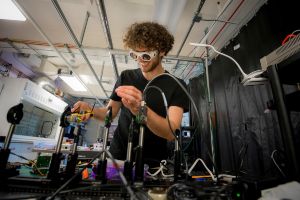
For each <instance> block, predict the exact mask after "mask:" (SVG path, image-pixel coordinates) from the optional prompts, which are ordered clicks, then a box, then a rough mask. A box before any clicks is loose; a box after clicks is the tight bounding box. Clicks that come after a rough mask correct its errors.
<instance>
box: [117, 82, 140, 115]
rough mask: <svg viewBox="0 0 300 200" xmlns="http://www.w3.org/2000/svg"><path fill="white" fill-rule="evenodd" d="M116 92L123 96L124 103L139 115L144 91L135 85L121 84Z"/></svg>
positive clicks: (133, 112)
mask: <svg viewBox="0 0 300 200" xmlns="http://www.w3.org/2000/svg"><path fill="white" fill-rule="evenodd" d="M116 93H117V95H118V96H119V97H121V100H122V103H123V105H124V106H125V107H126V108H128V109H129V110H130V111H131V113H132V114H134V115H137V114H138V113H139V109H140V107H141V101H142V92H141V91H140V90H138V89H137V88H136V87H134V86H120V87H118V88H117V89H116Z"/></svg>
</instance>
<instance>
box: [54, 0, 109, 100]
mask: <svg viewBox="0 0 300 200" xmlns="http://www.w3.org/2000/svg"><path fill="white" fill-rule="evenodd" d="M51 1H52V3H53V5H54V7H55V8H56V10H57V12H58V14H59V16H60V18H61V19H62V21H63V23H64V24H65V27H66V28H67V30H68V31H69V33H70V35H71V37H72V39H73V41H74V42H75V44H76V46H77V48H78V50H79V52H80V54H81V56H82V57H83V59H84V60H85V61H86V63H87V64H88V66H89V68H90V70H91V71H92V73H93V75H94V77H95V79H96V81H97V82H98V84H99V86H100V87H101V89H102V91H103V93H104V94H105V96H106V97H108V95H107V94H106V91H105V89H104V87H103V85H102V83H101V82H100V80H99V78H98V75H97V74H96V72H95V70H94V68H93V66H92V64H91V63H90V61H89V59H88V58H87V56H86V54H85V52H84V51H83V49H82V48H81V45H80V43H79V41H78V40H77V38H76V35H75V33H74V31H73V29H72V28H71V26H70V24H69V22H68V20H67V18H66V16H65V15H64V13H63V11H62V9H61V7H60V6H59V4H58V2H57V0H51Z"/></svg>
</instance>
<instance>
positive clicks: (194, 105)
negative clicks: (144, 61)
mask: <svg viewBox="0 0 300 200" xmlns="http://www.w3.org/2000/svg"><path fill="white" fill-rule="evenodd" d="M162 76H169V77H171V78H173V79H174V80H175V81H176V83H177V84H178V85H179V86H180V87H181V89H182V90H183V91H184V93H185V94H186V95H187V96H188V98H189V100H190V102H191V104H192V106H193V108H194V110H195V113H196V116H197V119H198V121H199V124H202V122H201V118H200V115H199V112H198V109H197V106H196V104H195V102H194V100H193V98H192V96H191V95H190V94H189V92H188V91H187V90H186V88H185V87H184V86H183V85H182V84H181V83H180V81H179V80H178V79H177V78H176V77H175V76H173V75H171V74H169V73H162V74H159V75H158V76H156V77H155V78H153V79H152V80H151V81H149V82H148V83H147V85H146V86H145V89H144V91H145V90H147V88H148V87H149V85H150V84H151V83H152V82H153V81H154V80H156V79H157V78H159V77H162ZM205 141H206V142H205V144H206V145H207V146H208V144H207V140H205ZM207 154H208V156H209V158H210V159H211V161H212V164H213V165H214V162H213V159H212V155H211V154H210V152H207Z"/></svg>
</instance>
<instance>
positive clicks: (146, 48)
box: [72, 22, 188, 165]
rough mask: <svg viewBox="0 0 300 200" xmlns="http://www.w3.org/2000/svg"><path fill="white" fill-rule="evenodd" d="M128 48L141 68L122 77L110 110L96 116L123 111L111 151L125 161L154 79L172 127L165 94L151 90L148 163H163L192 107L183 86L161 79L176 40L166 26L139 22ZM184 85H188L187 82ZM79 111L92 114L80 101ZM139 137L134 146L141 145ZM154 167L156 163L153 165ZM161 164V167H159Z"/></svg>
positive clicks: (127, 40) (126, 41)
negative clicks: (164, 61)
mask: <svg viewBox="0 0 300 200" xmlns="http://www.w3.org/2000/svg"><path fill="white" fill-rule="evenodd" d="M123 42H124V44H125V47H126V48H130V49H131V51H130V56H131V57H132V58H133V59H135V60H136V61H137V62H138V64H139V69H134V70H125V71H123V72H122V73H121V75H120V77H119V78H118V80H117V82H116V84H115V87H114V90H113V92H112V95H111V96H110V101H109V103H108V105H107V107H106V108H95V109H94V110H93V113H94V114H93V116H94V117H95V118H97V119H99V120H104V118H105V115H106V113H107V108H108V107H109V106H111V107H112V116H113V118H114V117H115V116H116V115H117V113H118V112H119V110H120V109H121V113H120V116H119V120H118V127H117V128H116V130H115V132H114V136H113V139H112V142H111V143H110V149H109V151H110V152H111V153H112V155H113V156H114V158H116V159H120V160H125V159H126V150H127V142H128V132H129V126H130V123H131V120H132V118H134V117H135V116H137V114H138V113H139V110H140V108H141V101H142V95H143V90H144V88H145V86H146V85H147V83H148V82H149V81H150V80H152V82H151V86H156V87H158V88H160V89H161V90H162V91H163V92H164V94H165V96H166V99H167V102H168V115H169V121H170V125H169V123H168V120H167V118H166V116H167V113H166V110H165V106H164V101H163V98H162V94H161V92H160V91H159V89H156V90H155V88H154V89H153V88H151V89H150V88H149V89H148V90H147V92H146V94H147V95H146V99H145V102H146V107H147V109H146V110H147V112H146V115H147V118H146V119H147V120H146V122H145V126H146V127H145V132H144V146H143V149H144V152H143V155H144V161H145V163H148V164H150V162H151V161H153V160H155V161H157V163H159V162H160V161H161V160H162V159H166V158H167V141H168V140H169V141H171V140H173V139H174V135H173V133H172V131H171V130H170V126H171V128H172V130H173V131H175V130H176V129H180V125H181V120H182V116H183V112H185V111H186V110H187V108H188V98H187V96H186V94H185V93H184V91H183V90H182V89H181V88H180V86H179V85H178V84H177V83H176V81H175V80H173V79H172V77H170V76H159V77H158V78H156V79H154V78H155V77H157V76H158V75H161V74H163V73H168V72H166V71H165V70H164V68H163V66H162V63H161V61H162V58H163V57H164V56H165V55H167V53H168V52H169V51H170V50H171V49H172V47H173V43H174V37H173V36H172V35H171V34H170V33H169V32H168V31H167V29H166V28H165V27H163V26H162V25H159V24H157V23H154V22H144V23H135V24H133V25H131V26H130V27H129V29H128V31H127V33H126V34H125V36H124V38H123ZM153 79H154V80H153ZM181 83H183V84H184V82H183V81H181ZM75 110H83V111H91V106H90V105H88V104H87V103H85V102H82V101H80V102H77V103H76V104H75V105H74V107H73V109H72V112H74V111H75ZM137 138H138V137H137V136H135V141H134V144H137V143H138V142H137ZM151 163H152V164H153V162H151ZM157 165H158V164H157Z"/></svg>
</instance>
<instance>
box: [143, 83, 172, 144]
mask: <svg viewBox="0 0 300 200" xmlns="http://www.w3.org/2000/svg"><path fill="white" fill-rule="evenodd" d="M151 88H153V89H156V90H158V91H159V92H160V93H161V95H162V98H163V100H164V106H165V109H166V115H167V116H166V117H167V121H168V124H169V128H170V130H171V132H172V134H173V136H174V137H175V139H176V140H178V138H177V136H176V134H175V133H174V131H173V129H172V127H171V122H170V117H169V112H168V102H167V99H166V95H165V93H164V92H163V91H162V89H160V88H159V87H157V86H153V85H152V86H149V87H147V89H145V90H144V92H143V96H144V97H143V99H144V100H145V101H146V99H147V98H146V96H147V95H146V94H147V93H146V92H147V90H148V89H151Z"/></svg>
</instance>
